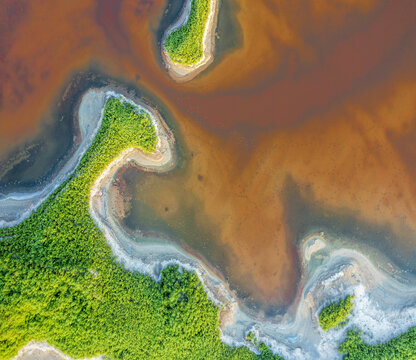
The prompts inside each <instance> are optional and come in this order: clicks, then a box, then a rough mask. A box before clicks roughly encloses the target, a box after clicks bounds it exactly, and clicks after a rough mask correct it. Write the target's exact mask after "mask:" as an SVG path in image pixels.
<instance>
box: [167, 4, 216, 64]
mask: <svg viewBox="0 0 416 360" xmlns="http://www.w3.org/2000/svg"><path fill="white" fill-rule="evenodd" d="M211 1H214V0H192V4H191V11H190V14H189V18H188V21H187V22H186V23H185V24H184V25H183V26H182V27H181V28H179V29H177V30H175V31H172V32H171V33H170V34H169V35H168V37H167V38H166V41H165V49H166V51H167V53H168V55H169V57H170V59H171V60H172V61H173V62H175V63H178V64H183V65H193V64H196V63H197V62H198V61H199V60H201V59H202V56H203V48H202V39H203V37H204V31H205V24H206V23H207V20H208V15H209V9H210V3H211Z"/></svg>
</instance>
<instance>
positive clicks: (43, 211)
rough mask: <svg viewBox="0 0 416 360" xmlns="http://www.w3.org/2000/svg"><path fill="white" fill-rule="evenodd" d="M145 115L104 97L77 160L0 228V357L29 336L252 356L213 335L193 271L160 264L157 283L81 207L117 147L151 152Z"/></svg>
mask: <svg viewBox="0 0 416 360" xmlns="http://www.w3.org/2000/svg"><path fill="white" fill-rule="evenodd" d="M156 143H157V137H156V132H155V128H154V126H153V125H152V123H151V120H150V117H149V115H148V114H147V113H146V112H144V111H139V110H137V109H135V108H134V107H133V106H132V105H130V104H128V103H123V102H121V101H120V100H118V99H115V98H112V99H110V100H108V101H107V103H106V106H105V111H104V117H103V121H102V125H101V127H100V129H99V131H98V133H97V135H96V137H95V139H94V141H93V143H92V145H91V147H90V148H89V149H88V151H87V152H86V154H85V155H84V156H83V158H82V159H81V162H80V165H79V166H78V167H77V169H76V170H75V171H74V173H73V174H72V175H71V176H69V177H68V178H67V179H66V180H65V181H64V183H63V184H61V186H59V187H58V189H57V190H56V191H54V192H53V193H52V194H51V196H50V197H49V198H48V199H47V200H46V201H45V202H44V203H43V204H42V205H41V206H40V207H39V208H38V209H37V210H36V211H35V212H34V213H32V215H31V216H30V217H28V218H27V219H25V220H24V221H23V222H22V223H20V224H19V225H17V226H15V227H11V228H2V229H0V359H10V358H11V357H13V356H14V355H16V353H17V351H18V349H19V348H21V347H22V346H24V345H25V344H27V343H28V342H29V341H31V340H35V341H41V340H47V341H48V343H49V344H51V345H53V346H56V347H57V348H59V349H61V350H62V351H63V352H64V353H67V354H69V355H70V356H72V357H75V358H83V357H91V356H96V355H99V354H102V355H105V356H106V358H107V359H124V360H128V359H135V360H137V359H169V360H170V359H255V358H256V357H257V356H256V355H255V354H253V353H252V352H250V351H249V349H248V348H246V347H241V348H232V347H229V346H227V345H225V344H223V343H222V342H221V340H220V332H219V318H218V308H217V307H215V306H214V305H213V303H212V302H211V301H210V300H209V299H208V297H207V294H206V292H205V291H204V288H203V286H202V284H201V282H200V281H199V279H198V277H197V275H196V274H195V273H193V272H187V271H179V269H178V268H177V267H169V268H166V269H164V271H163V272H162V276H161V281H160V282H158V283H156V282H154V281H153V280H152V279H151V278H150V277H149V276H147V275H143V274H140V273H138V272H129V271H126V270H125V269H124V268H123V267H122V266H121V265H120V264H118V263H116V261H115V259H114V257H113V255H112V253H111V248H110V247H109V245H108V244H107V242H106V239H105V238H104V235H103V234H102V233H101V232H100V230H99V229H98V227H97V226H96V224H95V223H94V221H93V219H92V218H91V216H90V214H89V211H88V209H89V195H90V189H91V186H92V185H93V183H94V181H95V179H96V178H97V177H98V176H99V174H100V173H101V172H102V171H103V170H104V169H105V167H106V166H107V165H108V164H109V163H110V162H111V161H112V160H114V159H115V158H116V157H117V156H118V155H119V154H120V152H121V151H122V150H124V149H126V148H130V147H132V146H134V147H138V148H141V149H142V150H143V151H145V152H151V151H154V149H155V147H156Z"/></svg>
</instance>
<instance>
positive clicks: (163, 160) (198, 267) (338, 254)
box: [16, 88, 416, 360]
mask: <svg viewBox="0 0 416 360" xmlns="http://www.w3.org/2000/svg"><path fill="white" fill-rule="evenodd" d="M121 92H122V90H120V89H117V90H116V91H115V90H112V89H110V88H104V89H94V90H90V91H88V92H87V93H86V94H85V95H84V96H83V98H82V101H81V104H80V109H82V110H80V111H79V113H78V114H79V121H80V124H82V123H88V121H89V120H88V118H94V119H96V118H97V117H98V118H99V119H98V123H101V118H102V114H103V109H104V104H105V101H106V99H107V98H109V97H112V96H115V97H118V98H120V99H122V100H124V101H129V102H130V103H132V104H134V105H135V106H137V107H138V108H141V109H144V110H145V111H147V112H148V113H149V114H150V116H151V119H152V122H153V123H154V125H155V128H156V132H157V136H158V144H157V149H156V151H155V152H154V153H152V154H146V153H143V152H141V151H139V150H138V149H134V148H131V149H127V150H125V151H123V152H122V153H121V154H120V155H119V156H118V157H117V159H115V160H114V161H113V162H112V163H111V164H109V166H108V167H107V168H106V169H105V170H104V172H103V173H102V174H101V175H100V177H99V178H98V179H97V180H96V182H95V183H94V185H93V187H92V189H91V194H90V214H91V216H92V217H93V219H94V221H95V222H96V223H97V225H98V226H99V228H100V229H101V231H102V232H103V233H104V235H105V237H106V240H107V241H108V243H109V245H110V246H111V248H112V251H113V253H114V255H115V256H116V259H117V261H118V262H120V263H121V264H123V266H124V267H125V268H126V270H134V271H140V272H142V273H146V274H149V275H150V276H151V277H152V278H153V279H154V280H156V281H158V280H159V276H160V272H161V270H162V269H163V268H165V267H166V266H168V265H172V264H179V265H180V266H182V267H183V268H185V269H187V270H194V271H195V272H196V273H197V275H198V276H199V278H200V279H201V281H202V282H203V284H204V287H205V289H206V291H207V293H208V296H209V297H210V299H212V300H213V301H214V303H215V304H217V305H218V306H219V308H220V320H221V329H220V330H221V334H222V340H223V341H224V342H227V343H228V344H231V345H248V346H250V345H249V344H248V343H246V342H245V341H244V337H245V335H246V334H247V333H248V331H253V332H254V333H256V334H257V337H258V338H259V339H260V340H261V341H263V342H265V343H266V344H267V345H269V346H270V347H271V348H272V349H273V350H274V351H275V352H277V353H279V354H281V355H283V356H284V357H285V359H288V360H290V359H317V358H319V359H340V358H341V357H340V355H339V354H338V352H337V350H336V349H337V345H338V344H339V343H340V342H341V341H342V340H343V339H344V338H345V335H346V332H347V331H348V330H349V329H351V328H352V327H354V326H356V327H358V328H360V329H363V330H364V332H365V335H364V339H365V340H366V341H369V342H370V343H376V342H379V341H385V340H387V339H389V338H391V337H393V336H396V335H398V334H400V333H401V332H403V331H405V330H407V328H408V327H410V326H412V325H416V279H415V278H414V277H411V276H410V275H409V274H404V273H401V272H400V270H399V269H396V268H395V267H394V266H393V265H391V267H390V270H388V271H386V270H383V269H381V268H379V267H377V266H375V265H374V263H373V259H372V260H370V259H369V258H368V257H366V256H364V255H363V254H362V253H361V252H360V251H358V249H353V248H345V247H341V246H338V245H336V244H337V241H335V240H336V239H331V238H329V237H327V236H326V235H325V234H323V233H319V234H313V235H311V236H309V237H308V238H306V239H304V241H303V242H302V245H301V246H300V248H299V258H300V259H301V265H302V281H301V285H300V287H299V291H298V296H297V297H296V300H295V302H294V303H293V304H292V305H291V307H290V309H289V311H287V312H286V313H285V314H284V315H283V316H278V317H275V318H268V319H260V318H259V317H258V315H256V313H255V312H254V310H253V311H251V312H246V311H244V310H243V309H242V307H241V306H240V305H239V302H238V299H237V297H236V295H235V294H234V293H232V292H231V291H230V289H229V284H227V283H226V282H225V281H224V280H223V279H222V278H221V277H220V276H218V274H216V273H215V272H214V271H212V269H211V268H210V266H209V265H208V264H205V263H203V262H202V261H200V259H198V258H197V257H196V256H194V255H192V254H191V253H190V252H187V251H186V250H185V249H183V248H182V247H181V246H179V245H178V244H176V243H174V242H172V241H168V240H163V239H160V238H156V237H143V236H141V235H140V233H137V234H136V233H134V234H131V233H128V232H126V231H125V229H123V228H122V227H121V225H120V223H119V222H118V221H117V219H116V216H115V214H114V211H112V209H111V206H110V203H111V202H110V196H109V190H110V188H111V186H112V182H113V181H114V178H115V174H116V173H117V170H118V169H119V168H120V167H122V166H123V165H125V164H127V163H132V162H133V163H135V164H136V165H137V166H139V167H141V168H142V169H143V170H144V171H158V172H163V171H169V170H170V169H172V168H173V167H174V166H175V164H176V158H175V148H174V137H173V135H172V133H171V132H170V131H169V129H168V127H167V126H166V124H165V123H164V121H163V119H162V118H161V116H160V114H159V113H158V112H157V111H156V110H154V109H152V108H150V107H149V106H148V105H147V104H145V103H144V102H143V101H142V100H141V99H138V98H134V97H131V96H130V95H129V94H126V93H123V94H121ZM87 110H88V111H87ZM90 134H92V132H91V133H90ZM90 140H91V139H90ZM384 263H385V261H384ZM347 294H355V299H354V310H353V312H354V316H353V317H352V318H351V320H350V322H349V324H348V326H347V327H345V328H343V329H339V330H335V331H329V332H328V333H326V332H324V331H322V330H321V329H320V327H319V323H318V314H319V311H320V310H321V309H322V307H323V306H325V305H326V304H327V303H328V301H333V300H337V299H339V298H340V297H344V296H345V295H347ZM33 344H35V345H31V346H32V347H30V346H29V347H28V348H27V347H25V348H23V349H21V352H19V354H20V355H18V356H20V357H17V358H16V359H28V358H31V359H32V358H36V357H30V356H29V357H22V356H23V355H25V354H32V353H33V354H35V355H36V356H38V358H39V359H67V357H62V356H65V355H63V354H62V356H61V355H59V356H61V357H57V356H58V355H56V354H60V353H59V352H58V351H56V350H54V349H53V348H51V347H49V345H47V344H46V343H33ZM36 344H37V345H36ZM39 344H43V345H39ZM45 344H46V345H45ZM43 347H46V349H47V350H46V351H44V352H42V351H43V350H40V349H39V348H43ZM25 349H26V350H25ZM22 354H23V355H22ZM39 354H40V355H39ZM42 354H44V355H42ZM35 355H34V356H35ZM39 356H40V357H39Z"/></svg>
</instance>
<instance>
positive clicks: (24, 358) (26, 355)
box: [13, 341, 104, 360]
mask: <svg viewBox="0 0 416 360" xmlns="http://www.w3.org/2000/svg"><path fill="white" fill-rule="evenodd" d="M102 359H104V357H102V356H99V357H95V358H89V359H84V360H102ZM13 360H73V358H71V357H69V356H68V355H65V354H64V353H62V352H60V351H59V350H58V349H56V348H54V347H53V346H51V345H49V344H48V343H47V342H46V341H41V342H35V341H31V342H29V343H28V344H27V345H25V346H24V347H22V348H21V349H20V350H19V353H18V354H17V355H16V356H15V357H14V358H13Z"/></svg>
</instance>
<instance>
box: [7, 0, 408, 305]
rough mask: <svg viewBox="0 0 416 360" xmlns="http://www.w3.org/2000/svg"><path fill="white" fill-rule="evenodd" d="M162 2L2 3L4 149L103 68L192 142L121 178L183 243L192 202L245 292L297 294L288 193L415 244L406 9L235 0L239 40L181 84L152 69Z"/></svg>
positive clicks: (278, 298)
mask: <svg viewBox="0 0 416 360" xmlns="http://www.w3.org/2000/svg"><path fill="white" fill-rule="evenodd" d="M224 1H230V0H224ZM165 6H166V4H165V2H164V1H161V0H154V1H151V0H143V1H137V0H123V1H108V0H106V1H87V0H82V1H78V0H73V1H70V2H69V1H61V2H56V1H49V0H44V1H41V2H40V1H39V2H28V1H21V2H18V3H17V2H15V1H13V0H6V1H2V3H1V4H0V19H1V23H0V37H1V41H0V62H1V64H0V65H1V66H0V86H1V90H0V94H1V97H0V100H1V108H0V152H1V153H2V154H5V153H6V152H7V151H8V150H9V149H11V148H12V146H13V145H14V144H16V143H19V142H23V141H26V140H27V139H29V138H30V137H31V136H33V135H34V134H36V133H37V131H39V129H40V120H41V119H42V116H43V114H45V112H47V111H48V109H49V108H50V107H51V106H52V103H53V102H54V101H56V99H55V96H56V94H57V93H58V92H59V90H60V89H61V87H62V84H63V83H64V82H65V81H67V80H68V79H69V78H70V77H71V76H72V74H73V73H74V72H77V71H79V70H80V69H83V68H85V67H87V66H89V65H91V64H96V65H98V66H99V67H100V68H101V69H102V71H104V72H106V73H108V74H109V75H111V76H113V77H117V78H119V79H120V81H134V82H137V84H139V85H140V86H144V87H145V88H147V89H148V90H149V91H151V92H153V93H154V94H155V95H156V96H157V97H158V98H159V99H160V100H161V101H162V102H163V103H164V104H165V105H166V106H167V107H168V109H169V110H170V112H171V113H172V115H173V117H174V119H175V120H176V122H177V123H178V131H179V132H180V137H179V138H180V139H181V142H182V146H183V147H184V148H185V149H186V150H185V151H184V154H183V156H184V158H185V162H184V170H183V171H180V172H178V174H177V175H172V176H171V178H170V177H169V176H168V177H157V176H151V175H149V176H148V177H146V176H145V177H144V178H143V179H141V180H140V182H139V183H138V184H137V186H136V185H135V184H130V186H131V187H132V189H133V190H131V191H133V193H134V196H133V197H134V199H135V200H133V202H134V201H135V202H136V203H137V202H140V203H142V204H146V205H147V206H149V207H151V208H152V209H153V211H154V212H155V214H157V216H159V217H161V218H162V219H164V221H166V222H167V223H168V226H170V227H172V228H175V226H176V230H175V231H177V232H178V233H179V234H182V235H183V237H184V238H187V237H190V235H189V233H188V230H187V228H186V227H185V228H179V230H178V228H177V224H178V221H180V217H181V216H183V215H181V213H182V212H181V209H185V208H186V209H187V211H188V212H189V211H191V210H192V209H196V210H195V224H196V225H195V226H200V227H201V228H203V229H206V230H204V233H206V234H207V236H206V237H205V239H212V240H210V241H212V242H213V243H214V245H215V247H217V248H220V249H224V250H223V251H224V253H225V255H224V258H226V260H224V261H226V264H222V268H223V269H224V272H225V273H226V276H227V277H228V278H229V279H230V281H231V283H233V284H236V285H235V286H236V287H238V288H240V289H241V291H242V292H244V293H245V294H249V295H250V296H251V297H252V298H253V299H255V300H256V299H257V300H262V301H264V300H266V301H267V302H269V303H271V304H277V305H284V304H287V303H288V302H290V301H291V299H292V298H293V296H294V294H295V291H296V287H295V286H294V284H295V283H296V280H297V279H298V278H299V270H298V266H297V262H298V260H297V252H296V241H298V240H299V239H298V236H299V234H298V233H297V230H296V226H294V225H293V224H295V225H296V224H297V223H299V222H301V220H302V219H300V218H299V219H297V216H299V217H300V215H298V213H297V211H296V209H297V208H296V207H295V208H294V207H293V206H291V196H292V195H291V194H292V193H293V192H291V191H289V190H288V189H293V188H296V194H297V196H298V197H299V198H301V199H302V201H303V202H304V203H305V204H314V206H316V207H318V208H319V209H320V212H321V214H323V215H322V216H325V214H326V213H328V214H331V216H335V217H337V219H338V221H342V219H343V217H344V216H345V217H348V218H349V219H356V220H357V221H359V222H360V224H364V225H366V226H369V227H371V228H372V229H380V231H384V230H385V229H387V230H388V231H389V233H390V234H392V238H393V239H394V241H395V244H396V245H397V246H396V247H397V249H398V250H397V251H402V252H404V250H403V249H406V252H407V253H409V251H413V252H414V251H415V249H416V241H415V240H414V239H415V236H414V235H415V231H416V215H415V214H416V208H415V207H416V206H415V203H416V201H415V200H416V185H415V181H414V180H415V175H416V165H415V164H416V150H415V146H414V143H415V141H416V82H415V80H416V66H415V65H416V51H415V49H416V24H415V22H414V19H415V16H416V3H415V2H413V1H411V0H403V1H400V2H398V1H376V0H374V1H358V0H357V1H354V0H343V1H342V0H338V1H333V0H315V1H292V0H287V1H284V0H280V1H277V0H273V1H272V0H256V6H253V1H252V0H239V1H234V2H233V7H232V8H233V9H234V10H233V11H232V12H229V14H228V16H230V17H232V18H233V19H234V20H236V21H237V23H238V24H239V28H240V31H241V36H242V45H241V47H240V48H238V49H234V50H232V51H230V52H229V53H225V54H223V56H222V60H221V61H220V62H218V63H215V64H214V65H213V66H212V67H211V68H210V70H209V71H207V72H205V73H204V74H202V76H200V77H198V78H197V79H195V80H193V81H192V82H190V83H187V84H182V85H178V84H175V83H174V82H173V81H172V80H171V79H170V78H169V77H168V76H167V74H166V72H165V71H164V70H163V67H162V66H161V64H160V63H159V60H158V59H159V57H158V53H157V52H158V46H157V44H156V42H157V38H156V35H155V34H156V32H157V29H158V26H159V23H160V20H161V16H162V14H163V11H164V9H165ZM230 21H231V20H230ZM219 35H220V36H221V37H225V36H227V33H220V34H219ZM234 35H235V34H234ZM234 35H233V36H234ZM146 188H147V189H162V190H163V191H161V192H159V193H157V194H156V193H154V192H153V193H152V192H149V191H147V192H146V191H144V190H146ZM143 194H146V196H143ZM168 203H169V204H168ZM175 206H176V208H177V209H179V210H178V211H177V213H176V215H175V216H173V217H171V218H169V216H170V215H169V216H168V214H170V212H169V211H168V212H166V211H165V208H166V207H168V208H169V209H174V208H175ZM305 206H306V205H305ZM308 206H309V205H308ZM189 209H191V210H189ZM298 210H299V213H300V212H301V210H302V209H301V208H299V209H298ZM188 212H186V211H185V212H183V214H185V213H186V214H187V213H188ZM322 216H321V218H322ZM339 219H341V220H339ZM175 224H176V225H175ZM314 225H316V226H317V227H319V226H320V224H319V223H317V224H314ZM364 225H363V226H364ZM365 235H366V233H365V232H363V236H364V237H365ZM195 241H197V240H193V242H195ZM205 241H208V240H205ZM363 241H365V239H363ZM380 241H381V240H380ZM372 242H373V243H374V244H376V245H377V237H374V236H373V239H372ZM194 246H195V247H196V248H198V249H199V248H201V249H202V250H201V251H203V247H201V246H199V245H197V244H196V245H194ZM400 249H402V250H400ZM409 249H410V250H409ZM207 258H209V256H207ZM210 261H213V262H215V259H211V260H210Z"/></svg>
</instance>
